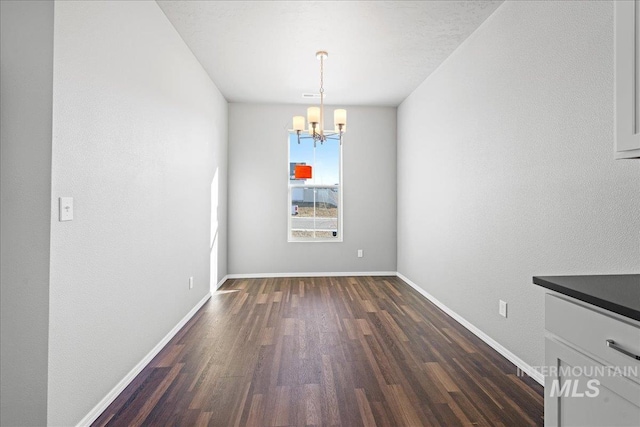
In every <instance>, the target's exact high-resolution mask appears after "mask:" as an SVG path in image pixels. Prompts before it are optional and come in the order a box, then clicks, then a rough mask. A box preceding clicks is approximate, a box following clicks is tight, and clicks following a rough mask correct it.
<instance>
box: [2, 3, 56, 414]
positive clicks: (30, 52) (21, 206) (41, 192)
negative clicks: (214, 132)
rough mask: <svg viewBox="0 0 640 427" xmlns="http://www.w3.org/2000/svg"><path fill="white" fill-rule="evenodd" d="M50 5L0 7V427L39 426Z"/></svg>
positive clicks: (45, 301) (45, 307) (45, 298)
mask: <svg viewBox="0 0 640 427" xmlns="http://www.w3.org/2000/svg"><path fill="white" fill-rule="evenodd" d="M53 10H54V7H53V2H24V1H2V2H0V17H1V20H2V22H1V24H0V29H1V34H0V42H1V45H0V58H1V59H0V64H1V66H2V72H1V74H2V77H1V78H0V82H1V83H0V85H1V94H0V101H1V105H0V117H1V119H0V141H1V142H0V162H1V165H0V175H1V178H0V183H1V186H0V199H1V200H0V206H1V207H2V217H1V220H0V242H1V256H0V259H1V265H0V283H1V285H0V288H1V294H2V296H1V298H0V301H1V304H2V305H1V308H0V315H1V319H0V326H1V332H0V337H1V341H0V349H1V350H0V364H1V368H0V373H1V377H0V387H1V392H0V401H1V405H0V425H3V426H16V425H44V424H46V421H47V406H46V405H47V336H48V333H49V231H50V221H49V205H50V195H51V109H52V82H53V13H54V12H53Z"/></svg>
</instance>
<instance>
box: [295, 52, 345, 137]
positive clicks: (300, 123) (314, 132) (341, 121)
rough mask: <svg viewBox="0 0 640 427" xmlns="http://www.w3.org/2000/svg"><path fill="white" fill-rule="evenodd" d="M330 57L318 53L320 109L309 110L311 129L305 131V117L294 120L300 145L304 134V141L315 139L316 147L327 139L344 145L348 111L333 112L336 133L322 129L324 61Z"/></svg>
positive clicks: (310, 108) (297, 117) (326, 54)
mask: <svg viewBox="0 0 640 427" xmlns="http://www.w3.org/2000/svg"><path fill="white" fill-rule="evenodd" d="M328 56H329V54H328V53H327V52H325V51H323V50H321V51H319V52H316V58H318V59H319V60H320V108H318V107H309V108H307V121H308V122H309V129H307V130H305V120H304V117H303V116H295V117H294V118H293V130H294V131H295V132H296V134H297V135H298V144H300V137H301V134H302V138H303V139H305V138H312V139H313V146H314V147H315V146H316V143H317V142H320V144H322V143H323V142H325V141H326V140H327V139H334V140H339V141H340V145H342V134H343V133H345V132H346V130H347V110H343V109H338V110H335V111H334V112H333V124H334V126H335V132H325V131H324V129H322V126H323V124H324V60H325V59H327V57H328Z"/></svg>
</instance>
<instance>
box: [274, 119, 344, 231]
mask: <svg viewBox="0 0 640 427" xmlns="http://www.w3.org/2000/svg"><path fill="white" fill-rule="evenodd" d="M295 134H296V133H295V132H292V131H289V132H287V169H286V170H287V242H288V243H342V242H343V241H344V221H343V217H344V213H343V212H344V183H343V176H344V175H343V173H342V165H343V159H342V155H343V152H342V143H341V142H340V141H336V142H337V143H338V150H339V165H338V185H326V184H292V182H291V176H290V175H289V165H290V164H291V146H290V144H291V136H292V135H295ZM304 142H307V143H312V141H303V142H301V143H304ZM321 147H322V146H320V147H314V150H316V149H320V148H321ZM313 167H314V169H315V164H314V165H313ZM294 188H336V189H337V190H338V236H336V237H335V238H326V237H293V236H292V230H291V219H292V218H293V215H292V214H291V206H292V200H291V195H292V189H294Z"/></svg>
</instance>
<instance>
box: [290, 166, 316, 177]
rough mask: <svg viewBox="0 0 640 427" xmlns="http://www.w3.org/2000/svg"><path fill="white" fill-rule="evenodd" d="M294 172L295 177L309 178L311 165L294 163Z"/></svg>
mask: <svg viewBox="0 0 640 427" xmlns="http://www.w3.org/2000/svg"><path fill="white" fill-rule="evenodd" d="M294 174H295V177H296V179H311V175H312V174H311V166H308V165H296V169H295V172H294Z"/></svg>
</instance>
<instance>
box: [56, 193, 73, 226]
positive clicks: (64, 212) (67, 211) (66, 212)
mask: <svg viewBox="0 0 640 427" xmlns="http://www.w3.org/2000/svg"><path fill="white" fill-rule="evenodd" d="M59 201H60V221H71V220H72V219H73V197H60V199H59Z"/></svg>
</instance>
